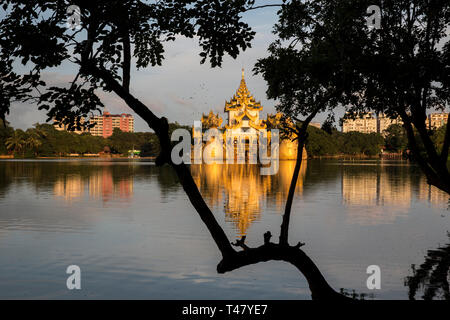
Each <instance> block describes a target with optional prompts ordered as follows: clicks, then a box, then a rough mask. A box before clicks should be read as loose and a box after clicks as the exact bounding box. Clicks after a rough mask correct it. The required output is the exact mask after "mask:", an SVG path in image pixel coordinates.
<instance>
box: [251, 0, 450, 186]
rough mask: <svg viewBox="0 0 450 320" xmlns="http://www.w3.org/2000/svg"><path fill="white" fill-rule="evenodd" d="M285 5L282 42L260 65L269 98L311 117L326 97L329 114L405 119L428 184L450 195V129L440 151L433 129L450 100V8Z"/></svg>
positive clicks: (422, 3) (360, 2)
mask: <svg viewBox="0 0 450 320" xmlns="http://www.w3.org/2000/svg"><path fill="white" fill-rule="evenodd" d="M283 3H284V5H283V6H282V8H281V11H280V13H279V16H280V18H279V22H278V24H277V25H276V27H275V32H276V34H277V35H278V37H279V40H277V41H275V42H274V43H273V44H272V46H271V47H270V53H271V56H270V57H268V58H265V59H262V60H260V62H259V65H258V66H257V70H258V71H259V72H261V73H263V74H264V77H265V79H266V80H267V82H268V84H269V89H268V95H269V97H273V98H279V99H280V105H279V108H278V109H279V110H280V111H283V112H285V113H286V114H287V115H291V114H292V115H294V116H295V115H296V114H299V113H300V114H303V115H305V114H310V113H312V112H313V109H314V108H315V107H317V106H318V103H317V98H320V99H326V100H327V102H326V103H324V104H326V107H321V111H325V110H329V111H331V110H332V109H333V108H335V107H336V106H341V105H342V106H344V107H345V108H346V109H347V110H348V111H355V112H358V111H360V112H364V111H369V110H373V111H375V112H382V113H385V114H387V116H389V117H391V118H393V119H395V118H396V117H398V116H400V117H401V119H402V120H403V122H404V126H405V129H406V133H407V137H408V142H409V146H410V148H411V150H412V152H413V154H414V156H415V159H416V161H417V163H418V164H419V165H420V167H421V169H422V171H423V172H424V174H425V175H426V177H427V181H428V183H429V184H432V185H434V186H436V187H438V188H440V189H442V190H444V191H446V192H447V193H450V173H449V169H448V167H447V158H448V155H449V146H450V129H448V126H447V130H446V133H445V138H444V141H443V144H442V149H441V150H437V149H436V147H435V145H434V144H433V143H432V139H431V137H430V134H429V132H428V130H427V128H426V124H425V121H426V112H427V111H428V110H444V109H445V107H446V106H448V104H449V100H450V73H449V63H450V41H449V38H448V30H449V28H450V15H449V13H448V12H449V11H450V2H449V1H444V0H437V1H428V0H406V1H396V0H388V1H372V0H370V1H369V0H342V1H335V0H318V1H301V0H291V1H284V2H283ZM371 5H379V6H380V8H381V11H382V13H381V28H380V29H375V28H368V26H367V21H366V18H367V17H368V14H367V13H366V12H367V8H368V7H369V6H371ZM331 88H336V89H340V90H334V92H333V91H331V90H330V89H331ZM319 104H320V103H319ZM415 130H416V132H417V134H415ZM420 143H422V144H423V146H424V151H425V152H420V148H419V144H420Z"/></svg>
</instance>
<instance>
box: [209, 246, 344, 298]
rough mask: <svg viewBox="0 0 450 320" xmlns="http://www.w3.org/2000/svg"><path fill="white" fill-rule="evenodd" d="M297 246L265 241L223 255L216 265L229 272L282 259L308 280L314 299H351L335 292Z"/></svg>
mask: <svg viewBox="0 0 450 320" xmlns="http://www.w3.org/2000/svg"><path fill="white" fill-rule="evenodd" d="M300 245H302V244H299V245H297V246H284V245H279V244H275V243H270V242H269V243H265V244H263V245H262V246H260V247H258V248H248V247H247V249H245V250H243V251H239V252H236V253H234V254H233V255H230V256H227V257H224V258H223V260H222V261H221V262H220V263H219V264H218V266H217V272H218V273H221V274H223V273H226V272H230V271H233V270H236V269H239V268H242V267H245V266H249V265H252V264H257V263H260V262H267V261H284V262H288V263H290V264H292V265H293V266H294V267H296V268H297V269H298V270H299V271H300V272H301V273H302V274H303V275H304V276H305V278H306V280H307V281H308V285H309V288H310V290H311V297H312V299H314V300H331V299H338V300H351V299H350V298H347V297H345V296H344V295H341V294H339V293H338V292H336V291H335V290H334V289H333V288H332V287H331V286H330V285H329V284H328V282H327V281H326V280H325V278H324V276H323V275H322V273H321V272H320V271H319V268H317V266H316V265H315V263H314V262H313V261H312V260H311V259H310V258H309V257H308V256H307V255H306V253H305V252H304V251H303V250H301V249H300V248H299V247H300Z"/></svg>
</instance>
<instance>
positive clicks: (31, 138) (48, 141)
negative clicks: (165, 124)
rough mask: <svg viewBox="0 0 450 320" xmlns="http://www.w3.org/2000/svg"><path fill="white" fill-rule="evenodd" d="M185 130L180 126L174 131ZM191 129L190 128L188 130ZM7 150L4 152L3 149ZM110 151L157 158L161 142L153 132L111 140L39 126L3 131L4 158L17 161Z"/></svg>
mask: <svg viewBox="0 0 450 320" xmlns="http://www.w3.org/2000/svg"><path fill="white" fill-rule="evenodd" d="M180 127H183V126H181V125H179V124H177V123H175V124H170V128H172V130H175V128H180ZM186 128H187V127H186ZM1 148H3V149H1ZM105 148H107V149H109V150H110V151H111V152H112V153H116V154H123V155H128V151H129V150H132V149H134V150H141V156H143V157H149V156H157V155H158V154H159V151H160V148H159V140H158V138H157V137H156V135H155V134H154V133H151V132H136V133H130V132H122V131H121V130H120V129H115V130H114V133H113V135H112V136H111V137H109V138H108V139H105V138H103V137H95V136H92V135H91V134H90V133H83V134H81V135H79V134H76V133H73V132H68V131H58V130H56V129H55V128H54V127H53V126H52V125H50V124H36V125H35V128H31V129H28V130H27V131H23V130H20V129H17V130H14V129H12V128H10V127H7V128H0V150H1V153H0V154H6V153H8V152H10V153H13V154H14V155H15V156H16V157H37V156H41V157H55V156H67V155H69V154H80V155H83V154H98V153H100V152H102V151H104V150H105Z"/></svg>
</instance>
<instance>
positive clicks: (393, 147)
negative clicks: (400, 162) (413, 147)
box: [385, 124, 408, 153]
mask: <svg viewBox="0 0 450 320" xmlns="http://www.w3.org/2000/svg"><path fill="white" fill-rule="evenodd" d="M385 134H386V136H385V141H386V150H387V151H389V152H397V153H399V152H403V151H405V150H406V149H407V148H408V137H407V136H406V132H405V129H404V128H403V127H402V126H401V125H398V124H393V125H390V126H389V128H387V129H386V132H385Z"/></svg>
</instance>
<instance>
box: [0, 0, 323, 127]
mask: <svg viewBox="0 0 450 320" xmlns="http://www.w3.org/2000/svg"><path fill="white" fill-rule="evenodd" d="M266 2H267V3H277V1H272V0H271V1H265V2H264V3H265V4H266ZM277 10H278V8H276V7H275V8H274V7H271V8H264V9H259V10H254V11H250V12H248V13H246V14H245V16H244V20H245V21H246V22H247V23H249V25H250V26H251V27H252V28H253V30H254V31H255V32H256V36H255V39H254V40H253V42H252V48H249V49H247V50H246V51H245V52H242V53H241V54H240V55H239V56H238V57H237V59H233V58H231V57H229V56H226V57H225V58H224V63H223V65H222V67H221V68H211V66H210V64H208V63H205V64H203V65H201V64H200V57H199V53H200V52H201V49H200V47H199V46H198V40H196V39H186V38H178V39H177V40H176V41H174V42H170V43H167V44H166V46H165V50H166V53H165V60H164V61H163V65H162V66H157V67H151V66H150V67H148V68H145V69H141V70H136V69H134V70H132V76H131V78H132V82H131V92H132V94H133V95H134V96H135V97H136V98H138V99H139V100H141V101H142V102H143V103H144V104H145V105H146V106H147V107H148V108H150V109H151V110H152V111H153V112H154V113H155V114H156V115H157V116H165V117H167V118H168V119H169V121H171V122H174V121H177V122H179V123H181V124H185V125H193V123H194V121H195V120H200V119H201V116H202V114H203V113H205V114H207V113H209V111H210V110H212V111H214V112H215V113H220V116H221V117H222V118H224V119H226V115H225V114H224V106H225V100H229V99H230V98H231V97H232V96H233V94H234V93H235V92H236V90H237V89H238V87H239V83H240V80H241V69H242V68H244V69H245V74H246V81H247V86H248V87H249V89H250V91H251V92H252V94H253V95H254V97H255V98H256V100H258V101H261V103H262V105H263V107H264V110H263V112H262V114H261V116H262V117H263V118H265V116H266V114H267V113H274V112H275V105H276V101H273V100H268V99H267V98H266V90H267V85H266V82H265V81H264V79H263V78H262V77H261V76H259V75H258V76H255V75H253V72H252V69H253V67H254V65H255V63H256V62H257V60H258V59H259V58H263V57H266V56H268V52H267V48H268V46H269V45H270V43H272V41H273V40H275V35H274V34H273V33H272V30H273V26H274V24H275V23H276V22H277V14H276V13H277ZM75 74H76V69H75V67H74V66H70V65H63V66H60V67H58V68H52V69H50V70H47V71H46V72H45V73H43V77H44V79H45V80H46V82H47V84H51V85H65V84H67V83H70V82H71V81H72V80H73V78H74V76H75ZM99 96H100V98H101V99H102V102H103V103H104V104H105V110H107V111H109V112H111V113H130V114H132V115H134V116H135V131H137V132H145V131H151V130H150V129H149V128H148V126H147V124H146V123H145V122H144V121H143V120H142V119H140V118H139V117H138V116H136V115H135V114H134V113H133V112H132V111H131V109H130V108H129V107H128V106H127V105H126V104H125V103H124V102H123V101H122V100H121V99H120V98H119V97H117V96H116V95H115V94H113V93H111V94H108V93H104V92H99ZM105 110H104V111H105ZM323 118H325V117H323ZM7 120H8V121H9V122H10V124H11V126H13V127H14V128H20V129H27V128H30V127H32V126H33V124H35V123H37V122H39V123H45V122H46V120H47V116H46V113H45V111H44V110H42V111H40V110H38V109H37V106H36V105H35V104H28V103H26V104H24V103H14V104H13V105H12V107H11V112H10V114H9V115H8V116H7Z"/></svg>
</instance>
